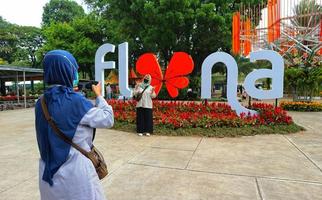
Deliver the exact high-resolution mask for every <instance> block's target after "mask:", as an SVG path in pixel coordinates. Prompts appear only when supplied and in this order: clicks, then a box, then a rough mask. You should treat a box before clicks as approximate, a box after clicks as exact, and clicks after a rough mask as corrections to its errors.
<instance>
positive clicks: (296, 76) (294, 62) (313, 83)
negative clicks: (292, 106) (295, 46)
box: [284, 50, 322, 101]
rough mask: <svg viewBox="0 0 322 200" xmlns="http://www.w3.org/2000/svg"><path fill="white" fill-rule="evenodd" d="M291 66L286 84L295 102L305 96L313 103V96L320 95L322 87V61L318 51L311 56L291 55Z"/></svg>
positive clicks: (288, 68)
mask: <svg viewBox="0 0 322 200" xmlns="http://www.w3.org/2000/svg"><path fill="white" fill-rule="evenodd" d="M288 61H289V63H290V64H289V65H288V67H287V69H286V70H285V75H284V84H285V86H286V88H287V89H288V90H292V93H293V100H297V97H298V96H304V97H305V100H307V101H311V100H312V96H313V95H318V94H319V92H320V87H321V85H322V60H321V57H320V56H318V55H316V50H314V51H312V52H311V53H310V54H295V55H289V57H288Z"/></svg>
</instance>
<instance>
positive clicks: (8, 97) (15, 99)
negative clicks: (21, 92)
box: [0, 95, 38, 101]
mask: <svg viewBox="0 0 322 200" xmlns="http://www.w3.org/2000/svg"><path fill="white" fill-rule="evenodd" d="M37 98H38V96H27V98H26V99H37ZM19 99H20V100H21V99H24V96H19ZM17 100H18V97H17V96H15V95H14V96H10V95H8V96H0V101H17Z"/></svg>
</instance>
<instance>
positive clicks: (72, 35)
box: [38, 15, 107, 79]
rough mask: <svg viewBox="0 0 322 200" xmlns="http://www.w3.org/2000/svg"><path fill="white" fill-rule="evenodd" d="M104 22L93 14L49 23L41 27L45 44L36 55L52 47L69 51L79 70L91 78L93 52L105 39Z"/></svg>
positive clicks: (41, 54)
mask: <svg viewBox="0 0 322 200" xmlns="http://www.w3.org/2000/svg"><path fill="white" fill-rule="evenodd" d="M104 27H105V22H104V21H102V20H100V18H99V17H96V16H94V15H87V16H85V17H83V18H78V19H75V20H73V21H72V22H70V23H65V22H57V23H51V24H50V25H49V26H47V27H45V28H44V29H43V33H44V37H45V38H46V43H45V45H44V46H43V47H42V48H41V49H40V50H39V51H38V56H39V57H43V56H44V54H45V53H46V52H48V51H50V50H53V49H63V50H67V51H70V52H71V53H72V54H73V55H74V56H75V58H76V59H77V62H78V64H79V67H80V71H81V72H83V73H84V76H86V75H85V73H86V74H88V75H89V78H91V79H93V78H94V74H93V70H94V60H95V52H96V50H97V49H98V47H99V46H100V45H101V44H102V43H104V41H105V40H106V37H107V36H106V35H107V34H106V33H105V32H104V29H105V28H104Z"/></svg>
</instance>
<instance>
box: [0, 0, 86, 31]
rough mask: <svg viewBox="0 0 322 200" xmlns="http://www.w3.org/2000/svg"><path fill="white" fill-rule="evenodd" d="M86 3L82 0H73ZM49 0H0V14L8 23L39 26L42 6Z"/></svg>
mask: <svg viewBox="0 0 322 200" xmlns="http://www.w3.org/2000/svg"><path fill="white" fill-rule="evenodd" d="M74 1H76V2H77V3H78V4H80V5H82V6H83V7H84V9H85V8H86V5H85V4H84V3H83V1H82V0H74ZM48 2H49V0H0V16H2V17H3V18H4V19H5V20H7V21H8V22H10V23H14V24H18V25H23V26H36V27H40V24H41V18H42V13H43V7H44V6H45V4H46V3H48Z"/></svg>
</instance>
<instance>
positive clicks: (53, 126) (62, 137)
mask: <svg viewBox="0 0 322 200" xmlns="http://www.w3.org/2000/svg"><path fill="white" fill-rule="evenodd" d="M40 101H41V108H42V111H43V113H44V115H45V118H46V120H47V122H48V123H49V125H50V126H51V128H52V129H53V130H54V132H55V133H56V134H57V135H58V136H59V137H60V138H61V139H62V140H64V141H65V142H66V143H68V144H70V145H71V146H72V147H74V148H75V149H77V150H78V151H79V152H81V153H82V154H83V155H84V156H86V157H87V158H88V152H87V151H85V150H84V149H83V148H81V147H80V146H78V145H77V144H75V143H74V142H73V141H72V140H71V139H69V138H68V137H67V136H66V135H65V134H64V133H63V132H62V131H61V130H60V129H59V128H58V127H57V125H56V124H55V122H54V120H53V118H52V117H51V116H50V114H49V112H48V109H47V105H46V101H45V98H44V96H42V97H41V98H40Z"/></svg>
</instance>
